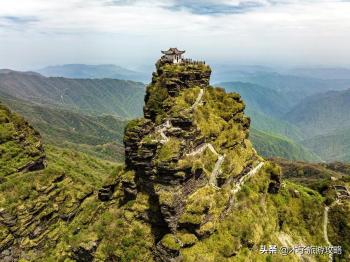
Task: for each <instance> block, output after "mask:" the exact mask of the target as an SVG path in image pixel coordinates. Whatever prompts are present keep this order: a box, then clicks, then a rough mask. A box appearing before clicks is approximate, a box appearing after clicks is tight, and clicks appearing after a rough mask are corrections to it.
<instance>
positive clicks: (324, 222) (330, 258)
mask: <svg viewBox="0 0 350 262" xmlns="http://www.w3.org/2000/svg"><path fill="white" fill-rule="evenodd" d="M338 203H339V200H336V201H335V202H333V203H332V204H331V205H330V206H325V208H324V213H323V238H324V240H325V241H326V243H327V245H328V246H332V243H331V242H330V241H329V239H328V230H327V226H328V222H329V221H328V213H329V208H331V207H333V206H334V205H336V204H338ZM328 261H329V262H332V261H333V255H332V254H329V260H328Z"/></svg>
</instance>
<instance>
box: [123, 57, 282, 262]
mask: <svg viewBox="0 0 350 262" xmlns="http://www.w3.org/2000/svg"><path fill="white" fill-rule="evenodd" d="M156 67H157V71H156V72H155V73H153V78H152V83H151V84H150V85H149V86H148V87H147V91H146V97H145V107H144V118H141V119H137V120H133V121H131V122H130V123H129V124H128V126H127V127H126V130H125V137H124V144H125V163H126V170H128V171H127V172H128V174H129V176H130V174H131V177H129V181H128V183H126V184H125V186H124V191H125V197H126V201H128V200H130V199H134V198H136V196H137V194H138V192H146V193H147V194H148V195H150V196H151V198H152V199H153V203H152V204H153V205H156V206H158V209H159V213H158V214H156V216H158V217H160V218H161V220H162V222H163V230H162V234H160V235H159V236H158V237H159V239H158V243H157V245H156V251H155V253H156V256H157V258H158V259H159V260H162V261H167V260H170V259H172V258H179V250H180V248H181V247H186V246H190V245H193V244H194V243H195V241H197V240H198V239H202V238H205V237H207V236H209V235H210V234H211V233H213V232H214V230H215V227H216V224H217V223H218V222H219V221H220V220H222V219H223V218H224V216H225V213H226V212H228V210H229V209H230V208H231V205H232V199H233V196H234V194H235V193H236V192H237V191H238V189H237V187H238V186H239V183H240V182H243V180H244V179H245V176H246V175H248V174H249V175H252V174H253V173H254V168H260V167H261V165H262V162H263V160H262V159H261V158H260V157H259V156H258V155H257V154H256V152H255V150H254V149H253V148H252V145H251V143H250V142H249V140H248V135H249V130H248V128H249V124H250V120H249V118H247V117H246V116H245V115H244V113H243V110H244V107H245V106H244V103H243V101H242V100H241V98H240V96H239V95H238V94H233V93H228V94H227V93H225V91H224V90H223V89H220V88H213V87H211V86H210V85H209V78H210V73H211V69H210V67H209V66H207V65H205V64H202V63H201V64H193V63H183V64H169V63H163V62H160V61H159V62H158V63H157V64H156ZM259 164H260V167H259V166H258V165H259ZM255 172H257V170H256V171H255ZM270 188H271V189H270V191H271V192H277V191H278V188H279V178H278V177H276V178H275V182H271V184H270ZM158 223H159V221H158ZM156 240H157V239H156Z"/></svg>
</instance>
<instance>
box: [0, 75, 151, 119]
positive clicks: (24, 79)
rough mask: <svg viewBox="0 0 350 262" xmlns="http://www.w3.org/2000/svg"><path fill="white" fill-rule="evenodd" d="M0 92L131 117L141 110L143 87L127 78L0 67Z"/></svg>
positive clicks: (58, 104)
mask: <svg viewBox="0 0 350 262" xmlns="http://www.w3.org/2000/svg"><path fill="white" fill-rule="evenodd" d="M0 93H1V94H2V95H3V96H9V97H10V98H11V97H12V98H17V99H21V100H24V101H29V102H32V103H36V104H39V105H44V106H51V107H52V106H53V107H61V108H64V109H70V110H76V111H79V112H82V113H85V114H92V115H99V114H110V115H114V116H117V117H123V118H134V117H137V116H139V115H140V114H141V113H142V106H143V102H142V101H143V97H144V93H145V90H144V85H143V84H142V83H140V82H134V81H129V80H128V81H127V80H116V79H69V78H63V77H44V76H42V75H40V74H38V73H34V72H17V71H11V70H2V71H0Z"/></svg>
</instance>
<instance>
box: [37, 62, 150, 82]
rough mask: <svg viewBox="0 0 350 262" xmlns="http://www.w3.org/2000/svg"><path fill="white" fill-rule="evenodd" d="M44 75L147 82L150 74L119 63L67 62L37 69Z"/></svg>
mask: <svg viewBox="0 0 350 262" xmlns="http://www.w3.org/2000/svg"><path fill="white" fill-rule="evenodd" d="M36 71H37V72H39V73H40V74H42V75H44V76H57V77H58V76H61V77H67V78H112V79H122V80H133V81H143V82H145V81H146V82H147V81H148V79H149V76H148V75H149V74H145V73H141V72H136V71H133V70H129V69H126V68H123V67H120V66H117V65H85V64H67V65H56V66H48V67H45V68H42V69H39V70H36Z"/></svg>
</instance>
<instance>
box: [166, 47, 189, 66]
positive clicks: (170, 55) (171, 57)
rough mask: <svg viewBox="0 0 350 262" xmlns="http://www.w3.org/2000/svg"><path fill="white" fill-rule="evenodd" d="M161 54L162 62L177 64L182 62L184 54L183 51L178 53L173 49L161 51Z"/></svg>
mask: <svg viewBox="0 0 350 262" xmlns="http://www.w3.org/2000/svg"><path fill="white" fill-rule="evenodd" d="M162 53H163V54H164V55H163V56H162V60H163V61H167V62H172V63H174V64H178V63H181V62H182V55H183V54H184V53H185V51H180V50H178V49H177V48H176V47H175V48H169V50H168V51H162Z"/></svg>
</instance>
